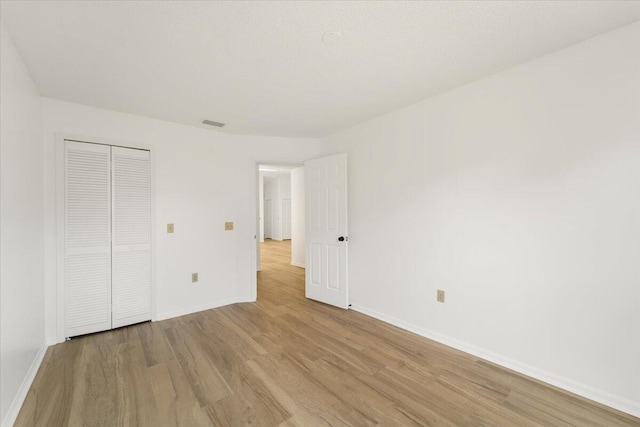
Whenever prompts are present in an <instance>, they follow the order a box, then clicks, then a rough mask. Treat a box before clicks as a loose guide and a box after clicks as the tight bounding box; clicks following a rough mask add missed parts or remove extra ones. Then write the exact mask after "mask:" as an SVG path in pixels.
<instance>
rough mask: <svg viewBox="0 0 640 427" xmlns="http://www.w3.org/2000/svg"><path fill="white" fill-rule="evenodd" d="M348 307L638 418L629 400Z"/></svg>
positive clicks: (639, 406) (639, 410) (636, 405)
mask: <svg viewBox="0 0 640 427" xmlns="http://www.w3.org/2000/svg"><path fill="white" fill-rule="evenodd" d="M350 308H351V309H352V310H355V311H358V312H360V313H362V314H366V315H367V316H370V317H373V318H376V319H378V320H381V321H383V322H385V323H389V324H391V325H394V326H397V327H399V328H402V329H405V330H407V331H410V332H413V333H414V334H418V335H420V336H423V337H425V338H429V339H431V340H433V341H437V342H439V343H441V344H444V345H447V346H449V347H453V348H455V349H457V350H460V351H463V352H465V353H469V354H471V355H473V356H476V357H479V358H481V359H484V360H487V361H489V362H492V363H495V364H497V365H500V366H503V367H505V368H508V369H511V370H513V371H516V372H518V373H521V374H523V375H527V376H529V377H532V378H534V379H536V380H539V381H542V382H545V383H547V384H551V385H553V386H555V387H558V388H561V389H563V390H566V391H569V392H571V393H574V394H577V395H579V396H582V397H585V398H587V399H590V400H593V401H595V402H598V403H601V404H603V405H606V406H609V407H611V408H614V409H617V410H619V411H622V412H626V413H627V414H631V415H633V416H636V417H640V402H634V401H632V400H629V399H625V398H621V397H619V396H616V395H613V394H611V393H608V392H605V391H602V390H598V389H596V388H594V387H591V386H588V385H586V384H582V383H579V382H577V381H573V380H571V379H569V378H565V377H562V376H559V375H556V374H553V373H551V372H547V371H545V370H542V369H539V368H536V367H534V366H530V365H527V364H525V363H521V362H518V361H516V360H513V359H510V358H508V357H504V356H501V355H499V354H496V353H493V352H490V351H487V350H485V349H483V348H480V347H477V346H474V345H471V344H467V343H465V342H462V341H458V340H456V339H454V338H451V337H448V336H446V335H442V334H438V333H436V332H433V331H429V330H427V329H424V328H421V327H419V326H416V325H413V324H411V323H408V322H405V321H403V320H400V319H397V318H395V317H392V316H388V315H386V314H383V313H380V312H378V311H376V310H372V309H369V308H366V307H362V306H358V305H355V304H354V305H352V306H351V307H350Z"/></svg>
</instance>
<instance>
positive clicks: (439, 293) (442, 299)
mask: <svg viewBox="0 0 640 427" xmlns="http://www.w3.org/2000/svg"><path fill="white" fill-rule="evenodd" d="M438 302H444V291H443V290H440V289H438Z"/></svg>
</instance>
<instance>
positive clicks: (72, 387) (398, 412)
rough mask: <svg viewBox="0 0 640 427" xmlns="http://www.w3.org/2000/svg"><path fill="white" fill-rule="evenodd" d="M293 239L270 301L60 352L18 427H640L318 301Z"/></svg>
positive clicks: (273, 248)
mask: <svg viewBox="0 0 640 427" xmlns="http://www.w3.org/2000/svg"><path fill="white" fill-rule="evenodd" d="M290 251H291V248H290V242H276V241H270V240H268V241H267V242H265V243H264V244H263V245H262V260H261V261H262V262H261V264H262V268H263V270H262V271H261V272H260V273H259V274H258V301H257V302H255V303H245V304H234V305H231V306H227V307H221V308H217V309H213V310H207V311H203V312H200V313H194V314H190V315H187V316H182V317H179V318H174V319H169V320H165V321H162V322H154V323H143V324H139V325H134V326H130V327H126V328H120V329H117V330H113V331H108V332H104V333H100V334H93V335H88V336H84V337H78V338H74V339H72V340H71V341H68V342H65V343H62V344H58V345H56V346H53V347H50V348H49V349H48V350H47V353H46V355H45V358H44V360H43V363H42V365H41V367H40V370H39V371H38V374H37V376H36V378H35V380H34V383H33V385H32V387H31V389H30V391H29V393H28V395H27V398H26V400H25V402H24V405H23V407H22V410H21V411H20V414H19V416H18V419H17V421H16V424H15V425H16V426H19V427H22V426H46V427H51V426H141V427H145V426H150V427H159V426H160V427H163V426H171V427H173V426H185V427H192V426H194V427H200V426H243V425H252V426H282V427H295V426H297V427H308V426H376V425H379V426H391V427H395V426H426V425H433V426H511V425H513V426H640V419H638V418H634V417H632V416H630V415H627V414H624V413H622V412H619V411H616V410H613V409H610V408H607V407H605V406H603V405H600V404H597V403H595V402H591V401H589V400H587V399H584V398H581V397H579V396H575V395H572V394H571V393H568V392H565V391H563V390H559V389H557V388H555V387H552V386H549V385H547V384H544V383H542V382H540V381H537V380H534V379H532V378H528V377H526V376H523V375H520V374H517V373H515V372H513V371H510V370H508V369H505V368H502V367H500V366H497V365H494V364H492V363H489V362H487V361H484V360H481V359H478V358H476V357H473V356H471V355H469V354H466V353H462V352H459V351H457V350H454V349H451V348H449V347H447V346H445V345H442V344H439V343H437V342H434V341H430V340H428V339H425V338H422V337H419V336H417V335H414V334H412V333H410V332H407V331H404V330H401V329H399V328H396V327H394V326H392V325H389V324H385V323H383V322H380V321H378V320H375V319H372V318H370V317H367V316H365V315H363V314H360V313H356V312H353V311H348V310H341V309H338V308H335V307H331V306H327V305H324V304H321V303H317V302H314V301H310V300H307V299H306V298H305V297H304V270H303V269H301V268H298V267H293V266H291V265H290V254H291V252H290Z"/></svg>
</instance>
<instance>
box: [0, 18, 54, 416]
mask: <svg viewBox="0 0 640 427" xmlns="http://www.w3.org/2000/svg"><path fill="white" fill-rule="evenodd" d="M0 42H1V46H0V123H1V126H0V129H1V131H0V187H1V191H0V234H1V235H2V242H1V247H0V312H1V315H0V325H1V326H0V337H1V338H0V378H2V381H1V382H0V384H1V388H0V421H2V425H3V426H5V425H6V426H9V425H11V424H12V423H13V421H14V420H15V417H16V416H17V412H18V411H19V409H20V405H21V404H22V401H23V399H24V396H25V395H26V392H27V391H28V388H29V386H30V384H31V381H32V380H33V377H34V376H35V373H36V370H37V368H38V366H39V364H40V361H41V360H42V356H43V355H44V350H45V348H46V347H45V323H44V273H43V268H44V267H43V265H44V261H43V239H44V237H43V236H44V234H43V225H42V224H43V204H42V197H43V178H42V108H41V102H40V95H39V94H38V91H37V90H36V87H35V85H34V84H33V82H32V80H31V78H30V76H29V74H28V73H27V70H26V68H25V66H24V64H23V63H22V60H21V58H20V57H19V56H18V53H17V52H16V50H15V47H14V45H13V42H12V41H11V39H10V37H9V35H8V33H7V32H6V29H5V28H4V27H3V26H2V25H1V24H0Z"/></svg>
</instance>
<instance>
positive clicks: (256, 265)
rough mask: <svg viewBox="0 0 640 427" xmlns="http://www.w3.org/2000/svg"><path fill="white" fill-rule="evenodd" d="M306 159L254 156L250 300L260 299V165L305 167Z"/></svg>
mask: <svg viewBox="0 0 640 427" xmlns="http://www.w3.org/2000/svg"><path fill="white" fill-rule="evenodd" d="M305 160H307V159H304V160H291V159H256V158H254V164H253V168H254V174H255V176H254V185H253V191H252V192H253V194H252V196H251V212H253V221H252V223H253V238H252V239H251V245H252V246H253V245H255V250H252V251H251V289H250V294H249V301H256V300H257V299H258V272H259V271H260V270H261V268H260V239H259V238H258V234H260V200H259V197H260V190H259V186H260V165H265V166H266V165H272V166H276V165H277V166H298V167H304V162H305Z"/></svg>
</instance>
